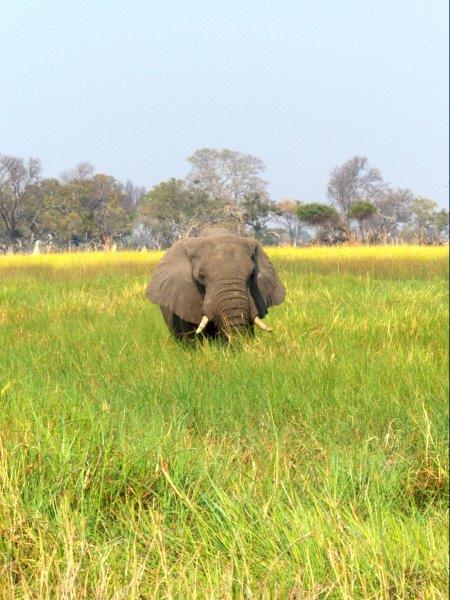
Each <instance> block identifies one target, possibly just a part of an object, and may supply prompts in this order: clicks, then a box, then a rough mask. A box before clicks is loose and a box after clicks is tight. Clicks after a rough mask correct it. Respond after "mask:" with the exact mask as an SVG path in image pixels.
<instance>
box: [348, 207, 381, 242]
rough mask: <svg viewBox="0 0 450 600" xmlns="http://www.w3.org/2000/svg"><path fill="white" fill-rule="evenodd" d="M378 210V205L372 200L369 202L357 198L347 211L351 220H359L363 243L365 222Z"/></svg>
mask: <svg viewBox="0 0 450 600" xmlns="http://www.w3.org/2000/svg"><path fill="white" fill-rule="evenodd" d="M376 212H377V208H376V206H375V205H374V204H372V202H368V201H367V200H356V201H355V202H352V203H351V204H350V207H349V209H348V212H347V217H348V218H349V219H350V220H351V221H352V220H354V221H357V222H358V224H359V231H360V234H361V241H362V243H364V242H365V239H364V227H363V223H364V222H365V221H367V219H369V218H370V217H371V216H372V215H374V214H375V213H376Z"/></svg>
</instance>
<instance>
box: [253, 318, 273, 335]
mask: <svg viewBox="0 0 450 600" xmlns="http://www.w3.org/2000/svg"><path fill="white" fill-rule="evenodd" d="M253 322H254V324H255V325H256V326H257V327H259V328H260V329H262V331H267V333H270V332H271V331H272V328H271V327H269V326H268V325H266V324H265V323H264V322H263V320H262V319H260V318H259V317H255V320H254V321H253Z"/></svg>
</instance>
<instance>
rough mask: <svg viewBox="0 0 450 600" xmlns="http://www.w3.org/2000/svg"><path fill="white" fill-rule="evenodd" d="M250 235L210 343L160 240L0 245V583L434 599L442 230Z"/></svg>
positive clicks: (129, 594)
mask: <svg viewBox="0 0 450 600" xmlns="http://www.w3.org/2000/svg"><path fill="white" fill-rule="evenodd" d="M363 212H364V207H362V206H360V213H359V214H362V213H363ZM268 252H269V254H270V256H271V258H272V260H273V262H274V264H275V266H276V268H277V271H278V273H279V274H280V276H281V278H282V279H283V280H284V282H285V284H286V287H287V291H288V296H287V299H286V301H285V303H284V304H282V305H281V306H279V307H276V308H274V309H272V311H271V313H270V315H269V317H268V322H269V324H270V325H271V326H272V327H273V329H274V332H273V333H272V334H264V333H261V332H258V333H257V334H256V336H255V337H254V338H245V339H236V340H234V342H233V343H232V344H231V345H230V346H228V347H224V346H222V345H220V344H216V343H199V344H198V345H196V346H194V347H185V346H183V345H180V344H179V343H177V342H175V341H173V340H172V339H170V337H169V336H168V334H167V330H166V328H165V325H164V323H163V320H162V318H161V316H160V314H159V309H158V307H156V306H153V305H150V304H149V303H148V302H147V301H146V300H145V297H144V288H145V284H146V283H147V281H148V279H149V276H150V274H151V271H152V269H153V268H154V266H155V264H156V262H157V260H158V259H159V258H160V257H161V253H159V252H151V253H133V252H116V253H88V254H81V253H80V254H54V255H52V254H48V255H39V256H20V255H16V256H7V257H1V258H0V280H1V282H2V285H1V288H0V334H1V343H0V406H1V410H0V596H1V597H2V598H8V599H9V598H11V599H12V598H30V599H31V598H39V599H46V598H48V599H53V598H74V599H75V598H76V599H81V598H98V599H106V598H108V599H111V598H115V599H119V598H127V599H128V598H130V599H136V600H137V599H138V598H139V599H142V598H214V599H216V598H217V599H221V598H223V599H231V598H233V599H234V598H247V599H248V598H254V599H256V598H258V599H260V598H262V599H264V598H266V599H272V598H286V599H290V600H294V599H297V600H298V599H300V598H301V599H302V600H303V599H308V598H311V599H312V598H348V599H354V598H383V599H394V598H399V599H400V598H410V599H413V598H414V599H416V598H427V599H428V598H444V597H447V540H448V528H447V485H448V469H447V354H446V350H447V323H448V322H447V316H448V315H447V292H448V288H447V276H448V250H447V248H442V247H430V248H425V247H423V246H422V247H412V246H411V247H407V246H401V247H394V246H391V247H376V248H373V247H359V248H345V247H344V248H306V249H295V248H274V249H269V250H268Z"/></svg>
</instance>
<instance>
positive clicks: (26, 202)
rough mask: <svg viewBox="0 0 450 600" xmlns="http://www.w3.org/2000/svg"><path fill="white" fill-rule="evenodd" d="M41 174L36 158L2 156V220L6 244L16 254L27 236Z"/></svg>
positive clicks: (0, 181) (0, 216)
mask: <svg viewBox="0 0 450 600" xmlns="http://www.w3.org/2000/svg"><path fill="white" fill-rule="evenodd" d="M40 174H41V163H40V161H39V160H38V159H37V158H29V159H28V162H25V161H24V160H23V159H22V158H19V157H17V156H11V155H0V219H1V221H2V228H3V231H4V235H5V238H6V240H7V244H8V245H9V247H10V248H11V250H12V251H14V250H15V248H16V245H17V242H18V240H19V239H20V238H23V237H25V235H26V233H27V222H26V216H27V214H28V216H29V213H30V209H31V203H32V195H31V194H30V190H31V188H32V186H34V185H35V184H36V183H37V182H38V181H39V177H40Z"/></svg>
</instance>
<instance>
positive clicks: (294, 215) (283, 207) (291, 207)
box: [275, 198, 305, 246]
mask: <svg viewBox="0 0 450 600" xmlns="http://www.w3.org/2000/svg"><path fill="white" fill-rule="evenodd" d="M300 206H301V202H299V201H298V200H289V199H288V198H286V199H285V200H283V201H282V202H279V203H278V204H277V205H276V212H275V214H276V218H277V220H278V222H279V223H281V225H282V226H283V227H284V228H285V229H286V231H287V234H288V237H289V242H290V244H291V246H297V245H298V242H299V241H300V234H301V232H302V231H303V230H304V228H305V222H302V221H301V220H300V219H299V216H298V209H299V207H300Z"/></svg>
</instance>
